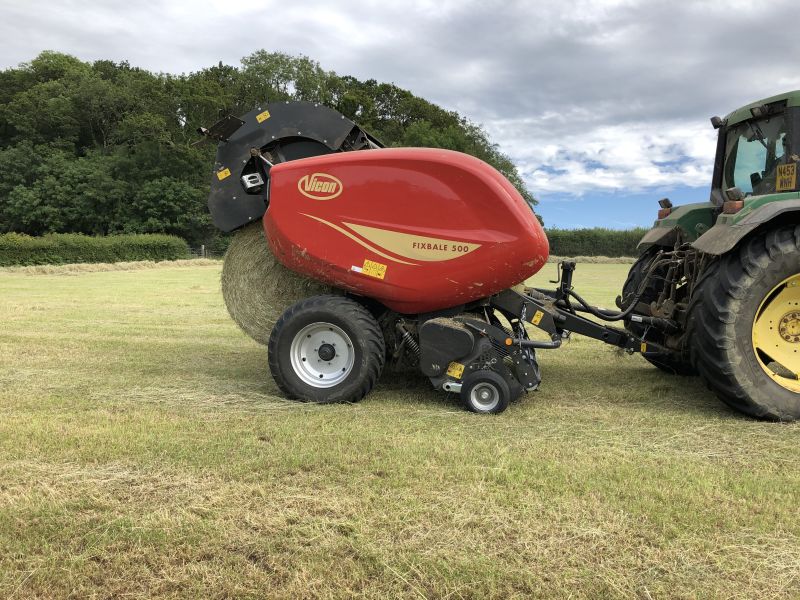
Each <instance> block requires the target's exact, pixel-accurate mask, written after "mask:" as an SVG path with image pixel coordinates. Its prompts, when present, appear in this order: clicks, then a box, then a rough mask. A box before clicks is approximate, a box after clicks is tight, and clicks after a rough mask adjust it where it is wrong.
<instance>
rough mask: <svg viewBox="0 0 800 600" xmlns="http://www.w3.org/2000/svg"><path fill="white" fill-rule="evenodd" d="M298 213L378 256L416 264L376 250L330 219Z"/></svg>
mask: <svg viewBox="0 0 800 600" xmlns="http://www.w3.org/2000/svg"><path fill="white" fill-rule="evenodd" d="M300 214H301V215H303V216H304V217H308V218H309V219H314V220H315V221H319V222H320V223H323V224H325V225H327V226H328V227H330V228H331V229H335V230H336V231H338V232H339V233H341V234H343V235H346V236H347V237H349V238H350V239H351V240H353V241H354V242H355V243H356V244H360V245H361V246H364V248H366V249H367V250H370V251H371V252H374V253H375V254H377V255H378V256H382V257H383V258H385V259H386V260H391V261H394V262H396V263H400V264H402V265H411V266H412V267H416V266H417V265H416V264H415V263H411V262H406V261H404V260H400V259H399V258H394V257H393V256H389V255H388V254H386V253H384V252H381V251H380V250H378V249H377V248H375V247H374V246H371V245H369V244H367V243H366V242H365V241H363V240H360V239H358V238H357V237H356V236H355V235H353V234H352V233H350V232H349V231H347V230H346V229H343V228H342V227H339V226H338V225H336V224H334V223H331V222H330V221H326V220H325V219H320V218H319V217H315V216H314V215H309V214H306V213H300Z"/></svg>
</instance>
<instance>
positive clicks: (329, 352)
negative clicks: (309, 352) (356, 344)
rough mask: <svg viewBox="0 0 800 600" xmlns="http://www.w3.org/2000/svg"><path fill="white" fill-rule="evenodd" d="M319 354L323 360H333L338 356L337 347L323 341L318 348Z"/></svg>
mask: <svg viewBox="0 0 800 600" xmlns="http://www.w3.org/2000/svg"><path fill="white" fill-rule="evenodd" d="M317 354H318V355H319V357H320V358H321V359H322V360H332V359H333V358H334V357H335V356H336V348H334V347H333V344H328V343H325V342H323V343H322V345H321V346H320V347H319V350H317Z"/></svg>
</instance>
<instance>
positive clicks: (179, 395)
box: [0, 264, 800, 599]
mask: <svg viewBox="0 0 800 600" xmlns="http://www.w3.org/2000/svg"><path fill="white" fill-rule="evenodd" d="M627 268H628V266H627V265H609V264H597V265H582V266H579V268H578V271H577V273H576V284H577V286H578V289H579V291H580V292H581V293H585V296H587V297H588V298H589V299H590V300H593V301H596V302H601V303H603V304H605V305H606V306H611V305H612V304H613V298H614V296H615V295H616V293H617V290H618V289H619V287H620V284H621V281H622V279H623V278H624V275H625V272H626V271H627ZM554 272H555V267H554V266H553V265H548V266H547V267H546V268H545V273H544V274H542V275H541V276H539V277H538V281H539V283H542V284H544V283H545V282H546V280H547V279H548V278H552V275H554ZM540 360H541V364H542V373H543V376H544V382H543V385H542V387H541V390H540V391H538V392H536V393H533V394H530V395H528V396H527V397H525V398H523V399H522V400H520V401H519V402H517V403H515V404H513V405H512V406H511V407H510V408H509V410H508V411H506V412H505V413H504V414H502V415H499V416H497V417H485V416H484V417H481V416H476V415H472V414H469V413H466V412H463V411H462V410H461V409H460V406H459V404H458V402H457V400H456V399H454V398H452V397H451V398H448V397H447V396H445V395H444V394H442V393H437V392H434V391H433V390H431V389H429V387H428V385H427V384H426V382H425V381H424V380H423V379H422V377H421V376H419V377H417V376H409V375H408V374H392V373H387V374H385V376H384V378H383V380H382V382H381V383H380V385H379V387H378V388H377V389H376V390H375V391H374V392H373V393H372V394H371V395H370V396H369V397H368V398H367V399H366V400H364V401H363V402H361V403H360V404H357V405H335V406H313V405H303V404H296V403H291V402H287V401H284V400H282V399H281V398H280V396H279V395H278V392H277V389H276V387H275V385H274V384H273V382H272V380H271V379H270V377H269V374H268V371H267V366H266V357H265V349H264V348H262V347H260V346H258V345H257V344H255V343H254V342H251V341H250V340H249V338H246V337H245V336H244V334H242V333H240V332H239V331H238V330H237V329H236V327H235V326H234V325H233V323H232V322H231V321H230V320H229V318H228V316H227V313H226V312H225V309H224V307H223V305H222V299H221V295H220V292H219V266H218V265H214V264H211V265H208V264H206V265H203V266H196V267H185V266H184V267H180V268H178V267H175V268H159V269H150V270H131V271H117V272H97V273H78V274H74V275H29V274H25V273H12V272H4V273H0V597H2V598H31V597H67V596H69V597H75V598H109V597H145V596H158V597H185V598H201V597H202V598H227V597H253V598H275V597H277V598H300V597H326V598H327V597H330V598H346V597H351V596H354V595H359V596H365V597H374V598H386V597H410V598H422V597H437V598H445V597H447V598H462V597H464V598H486V597H500V598H506V597H558V598H563V597H572V598H584V597H590V598H606V597H636V598H646V599H649V598H653V599H655V598H791V597H795V598H797V597H799V596H800V518H798V508H800V468H798V465H800V443H798V440H799V439H800V427H799V426H798V425H786V424H783V425H781V424H771V423H760V422H756V421H753V420H749V419H747V418H743V417H740V416H739V415H737V414H735V413H733V412H731V411H730V410H728V409H726V408H725V407H724V406H723V405H722V404H720V403H719V402H718V401H717V400H715V399H714V398H713V397H711V396H710V394H709V393H707V392H706V390H705V389H704V387H703V386H702V385H701V384H700V383H699V382H698V381H697V380H694V379H682V378H676V377H670V376H667V375H663V374H661V373H660V372H659V371H657V370H656V369H654V368H652V367H650V366H648V365H647V364H646V363H645V362H644V361H643V360H642V359H641V358H640V357H638V356H634V357H628V356H623V355H620V354H619V353H617V352H616V351H614V350H613V349H611V348H608V347H605V346H603V345H601V344H599V343H596V342H593V341H590V340H585V339H574V340H572V341H571V342H570V343H569V344H567V345H566V346H565V347H563V348H562V349H560V350H556V351H549V352H541V353H540Z"/></svg>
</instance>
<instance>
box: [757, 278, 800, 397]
mask: <svg viewBox="0 0 800 600" xmlns="http://www.w3.org/2000/svg"><path fill="white" fill-rule="evenodd" d="M753 348H754V349H755V351H756V357H757V358H758V362H759V363H760V364H761V367H762V368H763V369H764V371H765V372H766V373H767V375H769V377H770V378H772V380H773V381H774V382H775V383H777V384H778V385H780V386H781V387H783V388H786V389H787V390H789V391H791V392H795V393H798V394H800V273H798V274H796V275H792V276H791V277H789V278H787V279H785V280H783V281H782V282H781V283H780V284H778V285H777V286H775V288H773V290H772V291H771V292H770V293H769V294H767V296H766V297H765V298H764V300H763V301H762V302H761V306H760V307H759V308H758V312H756V317H755V319H754V320H753Z"/></svg>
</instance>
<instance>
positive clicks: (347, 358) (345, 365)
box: [290, 322, 355, 388]
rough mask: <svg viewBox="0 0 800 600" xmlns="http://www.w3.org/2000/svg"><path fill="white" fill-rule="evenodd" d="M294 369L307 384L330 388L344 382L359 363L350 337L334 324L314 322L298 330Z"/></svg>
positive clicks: (293, 355)
mask: <svg viewBox="0 0 800 600" xmlns="http://www.w3.org/2000/svg"><path fill="white" fill-rule="evenodd" d="M290 357H291V361H292V369H293V370H294V372H295V374H296V375H297V376H298V377H299V378H300V380H301V381H303V383H306V384H308V385H310V386H313V387H315V388H330V387H333V386H335V385H338V384H340V383H342V382H343V381H344V380H345V379H347V376H348V375H350V373H351V371H352V370H353V365H354V364H355V351H354V349H353V342H352V341H351V340H350V336H349V335H347V333H346V332H345V331H344V329H342V328H341V327H339V326H338V325H334V324H333V323H322V322H320V323H311V324H310V325H306V326H305V327H303V328H302V329H301V330H300V331H298V332H297V333H296V334H295V336H294V338H293V339H292V346H291V349H290Z"/></svg>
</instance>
